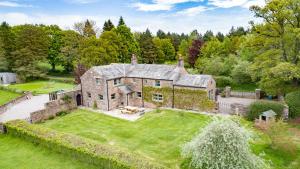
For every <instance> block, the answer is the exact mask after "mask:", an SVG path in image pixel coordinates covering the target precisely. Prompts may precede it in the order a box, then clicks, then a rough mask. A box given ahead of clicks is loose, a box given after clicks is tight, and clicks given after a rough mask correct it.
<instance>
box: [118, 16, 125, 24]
mask: <svg viewBox="0 0 300 169" xmlns="http://www.w3.org/2000/svg"><path fill="white" fill-rule="evenodd" d="M121 25H126V24H125V21H124V19H123V17H122V16H121V17H120V19H119V24H118V26H121Z"/></svg>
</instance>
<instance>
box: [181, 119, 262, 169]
mask: <svg viewBox="0 0 300 169" xmlns="http://www.w3.org/2000/svg"><path fill="white" fill-rule="evenodd" d="M249 138H250V134H249V132H248V131H247V130H246V129H244V128H242V127H240V126H239V124H237V123H236V122H234V121H232V120H230V119H222V120H215V121H213V122H212V123H210V124H209V125H208V126H206V127H205V128H204V129H203V130H202V132H201V133H200V134H199V135H198V136H196V137H195V138H194V139H193V140H192V141H191V142H189V143H187V144H186V145H185V146H184V147H183V152H182V153H183V156H184V157H186V158H190V159H191V160H190V161H191V162H190V166H191V167H192V168H197V169H198V168H199V169H223V168H224V169H225V168H226V169H236V168H238V169H264V168H266V167H267V166H266V165H265V164H264V162H263V160H261V159H260V158H259V157H257V156H255V155H254V154H253V153H252V152H251V150H250V146H249V143H248V141H249ZM185 166H186V164H185Z"/></svg>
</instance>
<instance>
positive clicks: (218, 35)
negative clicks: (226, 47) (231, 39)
mask: <svg viewBox="0 0 300 169" xmlns="http://www.w3.org/2000/svg"><path fill="white" fill-rule="evenodd" d="M216 38H217V39H218V40H219V41H220V42H223V40H224V38H225V36H224V34H223V33H221V32H218V33H217V35H216Z"/></svg>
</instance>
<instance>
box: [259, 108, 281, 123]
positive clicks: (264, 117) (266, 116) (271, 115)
mask: <svg viewBox="0 0 300 169" xmlns="http://www.w3.org/2000/svg"><path fill="white" fill-rule="evenodd" d="M276 115H277V114H276V113H275V112H274V111H273V110H268V111H265V112H263V113H262V114H261V115H260V116H259V121H265V122H271V121H275V120H276Z"/></svg>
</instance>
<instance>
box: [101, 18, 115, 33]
mask: <svg viewBox="0 0 300 169" xmlns="http://www.w3.org/2000/svg"><path fill="white" fill-rule="evenodd" d="M113 28H115V26H114V24H113V23H112V22H111V20H110V19H109V20H107V21H105V22H104V26H103V31H111V30H112V29H113Z"/></svg>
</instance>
